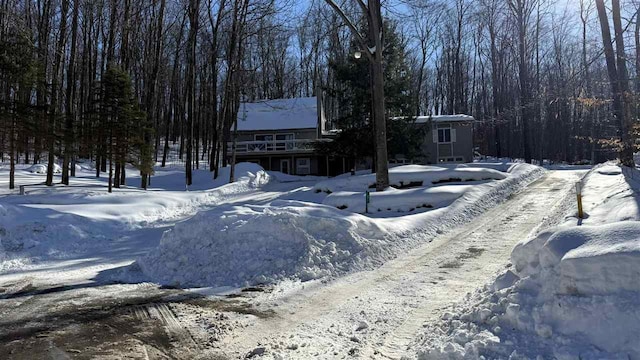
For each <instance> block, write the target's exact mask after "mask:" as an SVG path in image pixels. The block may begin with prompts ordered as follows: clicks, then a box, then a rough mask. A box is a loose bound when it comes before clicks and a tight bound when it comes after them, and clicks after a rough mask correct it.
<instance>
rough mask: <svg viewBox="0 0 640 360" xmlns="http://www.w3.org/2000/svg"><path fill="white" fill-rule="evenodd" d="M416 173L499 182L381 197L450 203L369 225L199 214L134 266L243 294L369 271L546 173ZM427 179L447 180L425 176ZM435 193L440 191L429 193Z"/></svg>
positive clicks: (280, 211) (255, 211) (277, 208)
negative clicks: (262, 286) (253, 287)
mask: <svg viewBox="0 0 640 360" xmlns="http://www.w3.org/2000/svg"><path fill="white" fill-rule="evenodd" d="M407 168H409V169H416V168H417V167H415V166H409V167H407ZM421 168H423V169H422V170H421V171H422V173H421V174H420V175H416V177H415V178H413V179H407V180H409V181H413V180H416V179H422V180H423V181H426V180H428V181H432V180H434V179H445V178H446V179H452V176H456V178H463V179H479V178H487V177H493V178H500V179H503V180H499V181H492V182H485V183H481V184H478V183H476V184H475V185H470V184H471V183H469V185H460V184H458V185H450V186H441V187H439V189H438V187H433V188H431V187H428V188H420V189H414V190H394V191H389V192H388V193H386V194H388V195H385V193H383V194H381V195H380V197H379V198H378V199H374V200H375V201H386V202H387V204H392V203H393V206H394V207H400V206H414V205H407V204H404V205H402V203H403V202H406V201H407V199H408V196H407V195H406V194H405V193H404V191H410V193H412V194H414V195H415V196H416V198H420V197H422V200H420V201H422V202H423V203H425V202H424V201H425V200H424V199H425V198H429V199H430V200H429V204H432V206H434V207H436V206H440V205H442V204H443V203H444V204H445V205H449V203H451V202H452V201H453V203H451V204H450V205H449V206H446V207H442V208H440V209H436V210H432V211H427V212H423V213H419V214H411V215H406V216H403V217H400V218H393V219H392V218H389V219H384V218H379V219H372V218H370V217H368V216H364V215H360V214H354V213H351V212H348V211H342V210H339V209H337V208H335V207H334V206H326V205H322V204H318V203H310V202H298V201H274V202H272V203H270V204H267V205H261V206H250V205H245V206H237V207H231V206H227V207H222V208H219V209H214V210H210V211H206V212H202V213H200V214H198V215H197V216H195V217H194V218H192V219H190V220H187V221H185V222H183V223H180V224H178V225H176V227H175V228H174V229H173V230H171V231H168V232H165V234H164V235H163V238H162V240H161V243H160V245H159V247H158V248H157V249H155V250H153V251H152V252H150V253H149V254H148V255H147V256H144V257H142V258H140V259H139V260H138V264H139V266H140V268H141V269H142V271H143V272H144V273H145V274H146V275H147V276H148V277H149V278H150V279H151V280H153V281H157V282H160V283H163V284H171V285H180V286H243V285H249V284H258V283H273V282H276V281H278V280H281V279H284V278H295V279H301V280H309V279H316V278H321V277H325V276H337V275H342V274H345V273H347V272H352V271H357V270H363V269H371V268H374V267H377V266H379V265H380V264H382V263H383V262H385V261H387V260H389V259H391V258H393V257H395V256H397V254H399V253H400V252H402V251H406V250H407V249H410V248H412V247H415V246H417V245H419V244H422V243H424V242H426V241H429V240H430V239H431V238H433V237H434V236H436V235H437V234H439V233H442V232H443V231H446V230H447V229H449V228H451V227H455V226H457V225H459V224H461V223H464V222H467V221H470V220H471V219H472V218H473V216H475V215H478V214H479V213H481V212H482V211H484V210H486V209H487V208H489V207H491V206H492V205H495V204H497V203H499V202H501V201H503V200H504V199H506V198H507V197H508V196H509V195H511V194H513V193H514V192H515V191H517V190H518V189H521V188H522V187H524V186H525V185H526V184H528V183H529V182H531V181H533V180H535V179H536V178H537V177H539V176H540V175H542V174H543V173H544V170H543V169H541V168H539V167H535V166H531V165H526V164H519V165H516V166H514V167H512V168H511V169H510V170H509V173H500V172H498V171H495V170H490V171H486V169H475V168H470V169H469V170H467V169H465V168H460V169H457V170H461V171H451V170H448V169H442V168H436V170H434V171H431V170H430V169H429V167H421ZM463 169H465V170H463ZM429 172H431V173H439V174H444V175H437V176H435V175H434V176H431V175H427V174H426V173H429ZM357 177H358V176H356V178H357ZM365 177H366V176H365ZM343 179H344V178H343ZM331 181H334V182H339V179H337V180H336V179H334V180H331ZM416 181H417V180H416ZM321 183H324V184H327V183H328V182H321ZM325 186H326V185H322V186H321V187H325ZM316 188H318V186H316ZM334 189H335V188H334ZM432 189H433V190H436V189H437V191H435V192H433V193H431V192H430V191H432ZM311 192H312V191H311ZM312 193H313V192H312ZM398 194H400V195H398ZM332 195H333V194H332ZM357 196H359V195H357ZM431 198H432V199H431ZM327 199H330V197H327ZM454 200H455V201H454ZM330 201H331V200H327V202H330ZM358 201H360V200H358ZM362 201H363V199H362ZM334 205H335V204H334ZM362 205H363V204H362V203H360V204H359V205H358V204H357V203H356V204H355V205H354V204H351V205H350V206H353V207H355V208H357V207H358V206H362ZM389 206H391V205H389Z"/></svg>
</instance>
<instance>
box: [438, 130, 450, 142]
mask: <svg viewBox="0 0 640 360" xmlns="http://www.w3.org/2000/svg"><path fill="white" fill-rule="evenodd" d="M438 142H439V143H450V142H451V129H450V128H447V129H438Z"/></svg>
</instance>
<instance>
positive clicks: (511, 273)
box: [419, 164, 640, 359]
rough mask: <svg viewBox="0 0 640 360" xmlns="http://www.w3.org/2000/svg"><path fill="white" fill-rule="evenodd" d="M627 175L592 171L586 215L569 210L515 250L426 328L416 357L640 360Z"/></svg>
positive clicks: (638, 216)
mask: <svg viewBox="0 0 640 360" xmlns="http://www.w3.org/2000/svg"><path fill="white" fill-rule="evenodd" d="M625 172H626V174H624V173H623V171H622V169H621V168H620V167H618V166H613V165H611V164H609V165H605V166H601V167H598V168H595V169H594V170H593V171H592V172H590V173H589V174H588V175H587V177H586V179H585V182H584V184H585V189H584V192H583V194H584V204H585V209H586V211H587V212H588V214H589V216H588V218H587V219H585V220H582V221H579V220H578V219H577V218H575V217H574V211H573V210H571V211H570V212H569V214H570V216H568V217H567V218H566V219H565V222H564V223H563V224H562V225H561V226H559V227H557V228H554V229H551V230H548V231H544V232H542V233H540V234H538V235H537V236H535V237H533V238H531V239H528V240H524V241H522V242H521V243H519V244H518V245H517V246H516V247H515V248H514V250H513V252H512V256H511V259H512V263H513V265H514V266H513V269H512V270H508V271H507V272H505V273H504V274H502V275H500V276H499V277H498V278H497V279H496V281H495V282H494V283H493V284H491V285H490V286H487V287H485V288H484V289H482V290H480V291H478V292H477V293H476V294H475V295H474V296H473V298H472V299H471V300H470V301H468V302H466V303H464V304H461V305H459V307H458V308H457V309H455V310H454V311H453V312H452V313H447V314H445V317H444V320H445V322H444V323H443V324H440V325H438V326H435V327H433V328H429V329H428V332H426V333H425V334H424V336H423V339H422V340H421V341H422V342H423V345H422V346H423V350H421V351H420V354H419V357H420V358H423V359H470V358H478V357H480V356H484V357H485V358H514V359H520V358H536V356H542V357H543V358H557V359H640V341H638V339H640V282H639V281H638V279H640V211H638V202H639V201H640V197H639V196H638V190H640V183H639V182H638V181H637V180H636V179H640V173H639V172H638V171H636V170H635V169H634V170H631V169H627V170H625ZM574 201H575V200H574V198H573V196H572V197H571V198H567V199H566V201H565V209H569V208H570V207H569V206H570V205H573V202H574ZM434 333H435V334H438V336H434V335H432V334H434Z"/></svg>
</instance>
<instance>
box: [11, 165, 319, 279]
mask: <svg viewBox="0 0 640 360" xmlns="http://www.w3.org/2000/svg"><path fill="white" fill-rule="evenodd" d="M31 170H33V169H32V167H29V166H26V165H19V166H18V167H17V170H16V185H29V186H26V188H25V192H26V195H24V196H21V195H17V189H16V190H15V191H9V190H8V178H9V176H8V166H3V167H2V168H0V189H1V191H2V194H0V282H3V281H10V280H11V281H13V280H12V279H15V278H18V277H21V276H25V275H27V276H36V275H37V274H41V273H42V274H45V273H46V274H49V272H50V271H54V272H55V276H51V279H50V280H51V281H55V280H54V279H53V278H54V277H55V278H58V279H59V278H61V277H64V276H70V277H73V276H76V275H77V276H79V277H81V278H82V279H85V280H86V279H88V278H90V277H91V276H95V275H96V273H97V272H99V271H101V270H103V269H104V268H109V267H114V266H123V265H126V264H128V263H130V262H131V261H133V260H134V259H135V258H136V257H137V256H140V255H142V254H144V253H146V252H147V251H148V250H149V249H151V248H153V247H154V246H156V245H157V243H158V241H159V239H160V236H161V234H162V232H163V231H164V230H165V228H167V227H168V226H172V225H173V224H174V223H175V222H176V221H179V220H183V219H185V218H188V217H189V216H192V215H193V214H195V213H196V212H198V211H199V210H201V209H206V208H210V207H213V206H216V205H218V204H220V203H225V202H233V201H242V202H247V201H248V202H251V201H253V198H254V197H255V196H256V192H257V191H259V190H260V189H262V188H264V187H265V186H267V185H273V186H274V187H276V188H278V187H279V186H281V185H280V183H279V182H278V181H277V180H275V178H274V177H272V176H271V175H270V174H269V173H268V172H265V171H264V170H263V169H262V168H261V167H259V166H258V165H255V164H250V163H241V164H238V166H237V168H236V177H237V181H236V182H234V183H233V184H226V183H227V182H228V176H229V170H228V168H222V169H221V172H220V176H219V178H218V179H217V180H212V175H211V173H210V172H209V171H207V170H194V186H192V187H191V189H190V190H191V191H185V187H184V172H183V171H179V170H176V169H167V168H159V167H158V168H157V169H156V175H155V176H153V177H152V180H151V182H152V183H151V187H150V188H149V190H148V191H144V190H141V189H139V188H136V187H132V186H125V187H122V188H120V189H114V192H113V193H111V194H109V193H108V192H107V188H106V179H105V178H104V177H103V178H100V179H96V178H95V169H93V167H92V166H91V164H88V163H84V164H78V167H77V177H74V178H72V179H71V185H70V186H63V185H56V186H54V187H46V186H44V185H42V183H43V182H44V179H45V174H46V166H45V171H44V173H40V172H32V171H31ZM127 172H128V179H127V183H128V184H129V185H134V184H135V185H139V181H140V177H139V174H137V172H136V171H135V169H128V171H127ZM103 176H104V174H103ZM274 176H278V174H277V173H276V174H274ZM294 180H295V179H294V177H290V178H289V181H294ZM304 180H305V179H303V178H298V182H297V183H296V182H291V183H287V184H282V186H284V187H285V189H295V188H297V187H300V186H303V185H304V184H308V182H304ZM59 181H60V178H59V176H56V178H55V182H56V183H59ZM67 270H74V271H75V270H77V271H76V272H74V271H67ZM85 270H86V271H85ZM83 271H85V272H84V273H83ZM38 276H39V275H38ZM41 277H42V278H43V280H47V279H46V277H47V275H42V276H41ZM47 281H48V280H47Z"/></svg>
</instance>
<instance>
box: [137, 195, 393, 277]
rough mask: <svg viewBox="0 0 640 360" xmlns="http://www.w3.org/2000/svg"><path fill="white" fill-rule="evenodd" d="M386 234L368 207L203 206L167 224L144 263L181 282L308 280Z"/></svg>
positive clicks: (347, 264)
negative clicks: (365, 212) (354, 210)
mask: <svg viewBox="0 0 640 360" xmlns="http://www.w3.org/2000/svg"><path fill="white" fill-rule="evenodd" d="M384 235H385V231H383V230H382V229H381V228H380V227H378V226H376V225H375V224H374V223H373V222H372V221H371V220H369V219H368V218H366V217H364V216H362V215H357V214H351V215H349V214H344V213H342V212H340V211H339V210H336V209H333V208H331V207H328V206H322V205H314V204H310V203H302V202H296V201H276V202H273V203H272V204H271V206H244V207H237V208H231V209H228V210H227V211H222V212H206V213H201V214H198V215H197V216H196V217H195V218H193V219H191V220H189V221H187V222H183V223H180V224H178V225H176V226H175V228H174V229H172V230H171V231H168V232H166V233H165V234H164V236H163V237H162V240H161V242H160V246H159V248H157V249H156V250H155V251H153V252H152V253H150V254H149V255H148V256H147V257H145V258H143V259H141V260H140V261H139V265H140V266H141V268H142V270H143V271H144V272H145V273H146V274H153V275H155V276H154V280H157V281H159V282H161V283H171V284H174V285H180V286H191V285H193V286H195V285H202V284H215V285H218V286H221V285H238V284H245V283H250V284H256V283H264V282H271V281H274V280H277V279H282V278H286V277H291V276H296V277H298V278H300V279H302V280H309V279H315V278H319V277H322V276H326V275H332V274H336V273H339V272H344V271H347V270H349V269H350V268H352V267H353V266H355V265H356V264H355V263H356V262H357V260H358V257H359V256H361V254H362V253H363V252H365V253H366V252H367V251H369V250H373V249H367V250H365V249H363V247H364V246H366V245H367V244H369V243H370V242H376V241H380V242H383V241H384V240H383V237H384ZM363 250H364V251H363ZM168 254H175V256H174V257H172V258H170V259H168V256H167V255H168Z"/></svg>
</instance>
